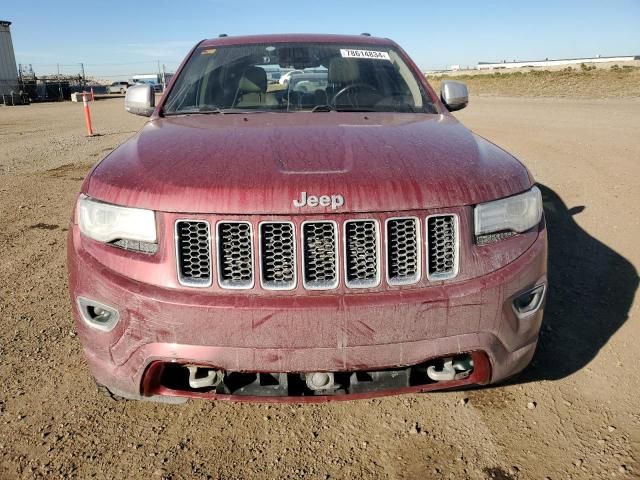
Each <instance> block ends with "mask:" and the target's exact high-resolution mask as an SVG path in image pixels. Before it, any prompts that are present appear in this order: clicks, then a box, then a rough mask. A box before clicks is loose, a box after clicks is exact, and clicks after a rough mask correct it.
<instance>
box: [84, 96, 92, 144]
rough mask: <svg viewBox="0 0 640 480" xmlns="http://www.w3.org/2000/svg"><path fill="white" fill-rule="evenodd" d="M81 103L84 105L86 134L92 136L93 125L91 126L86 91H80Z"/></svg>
mask: <svg viewBox="0 0 640 480" xmlns="http://www.w3.org/2000/svg"><path fill="white" fill-rule="evenodd" d="M82 104H83V106H84V121H85V123H86V124H87V135H88V136H90V137H92V136H93V127H92V126H91V112H90V111H89V104H88V103H87V92H82Z"/></svg>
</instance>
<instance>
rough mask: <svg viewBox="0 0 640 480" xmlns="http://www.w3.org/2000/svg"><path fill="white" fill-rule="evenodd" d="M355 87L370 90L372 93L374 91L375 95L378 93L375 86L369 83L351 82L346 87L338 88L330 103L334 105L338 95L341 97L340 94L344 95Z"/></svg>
mask: <svg viewBox="0 0 640 480" xmlns="http://www.w3.org/2000/svg"><path fill="white" fill-rule="evenodd" d="M355 89H360V90H369V91H370V92H372V93H374V94H376V95H380V94H379V93H378V90H377V89H376V88H374V87H372V86H371V85H369V84H367V83H353V84H351V85H347V86H346V87H344V88H341V89H340V90H338V92H337V93H336V94H335V95H334V96H333V98H332V99H331V103H332V104H333V105H335V104H336V100H337V99H338V97H341V96H342V95H346V94H347V93H349V92H350V91H351V90H355Z"/></svg>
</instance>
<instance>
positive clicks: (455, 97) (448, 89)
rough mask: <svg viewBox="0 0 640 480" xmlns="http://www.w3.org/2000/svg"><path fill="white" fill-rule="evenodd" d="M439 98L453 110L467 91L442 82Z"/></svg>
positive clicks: (461, 105) (464, 103) (460, 85)
mask: <svg viewBox="0 0 640 480" xmlns="http://www.w3.org/2000/svg"><path fill="white" fill-rule="evenodd" d="M127 93H128V92H127ZM440 99H441V100H442V103H444V104H445V106H446V107H447V110H449V111H450V112H455V111H456V110H462V109H463V108H464V107H466V106H467V104H468V103H469V91H468V90H467V86H466V85H465V84H464V83H462V82H453V81H447V82H442V85H441V86H440Z"/></svg>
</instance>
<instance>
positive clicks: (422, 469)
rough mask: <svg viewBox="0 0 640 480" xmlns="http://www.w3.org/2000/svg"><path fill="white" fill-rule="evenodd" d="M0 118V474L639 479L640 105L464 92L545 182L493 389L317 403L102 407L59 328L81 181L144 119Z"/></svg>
mask: <svg viewBox="0 0 640 480" xmlns="http://www.w3.org/2000/svg"><path fill="white" fill-rule="evenodd" d="M93 113H94V124H95V126H96V130H97V132H99V133H100V134H101V136H99V137H95V138H86V137H85V136H84V130H83V129H84V126H83V119H82V107H81V106H80V105H76V104H71V103H66V104H62V105H56V104H47V105H32V106H29V107H11V108H7V107H3V108H0V221H1V224H0V318H1V319H2V324H3V328H2V329H0V381H1V382H2V388H1V389H0V478H2V479H5V478H7V479H11V478H63V477H64V478H67V477H71V478H105V479H110V478H145V479H147V478H171V479H178V478H221V479H231V478H237V479H245V478H291V479H297V478H312V479H327V478H336V479H337V478H349V479H352V478H376V479H385V478H390V479H391V478H406V479H429V478H436V479H438V478H455V479H461V478H471V479H481V478H496V479H543V478H545V477H548V478H550V479H567V478H574V479H575V478H621V479H624V478H633V477H635V478H638V475H639V474H640V463H639V460H640V406H639V401H638V398H637V396H638V393H639V392H640V369H638V365H639V363H638V355H639V354H638V345H639V344H640V311H639V308H638V301H635V302H634V296H635V294H636V289H637V287H638V275H637V268H638V265H640V250H639V249H638V247H637V245H638V237H640V211H639V210H640V209H639V207H638V205H639V204H640V135H639V134H638V132H640V99H633V100H608V101H602V100H590V101H585V100H551V99H537V100H532V99H507V98H473V99H472V102H471V104H470V106H469V108H468V109H467V110H464V111H462V112H460V114H459V117H460V118H461V119H462V120H463V121H464V122H465V123H466V124H467V125H468V126H469V127H470V128H472V129H474V130H475V131H477V132H478V133H479V134H481V135H483V136H486V137H488V138H489V139H491V140H493V141H495V142H496V143H498V144H499V145H501V146H504V147H506V148H507V149H508V150H510V151H511V152H513V153H515V154H516V155H518V156H519V157H520V158H521V159H522V160H524V161H525V162H526V163H527V165H528V166H529V167H530V169H531V170H532V172H533V174H534V175H535V176H536V178H537V179H538V181H539V182H540V183H541V184H543V186H544V195H545V207H546V212H547V218H548V222H549V232H550V233H549V235H550V281H551V291H550V297H549V303H548V306H547V312H546V316H545V325H544V327H543V332H542V338H541V342H540V345H539V348H538V351H537V353H536V357H535V359H534V362H533V364H532V366H531V367H530V368H529V369H527V370H526V372H525V373H524V374H523V375H522V376H520V377H518V378H517V379H515V380H514V381H513V382H511V383H510V384H508V385H503V386H499V387H494V388H488V389H478V390H471V391H463V392H451V393H438V394H428V395H408V396H400V397H394V398H385V399H380V400H370V401H357V402H348V403H347V402H343V403H334V404H328V405H312V406H297V405H277V406H265V405H255V404H233V403H210V402H202V401H198V402H189V403H187V404H185V405H182V406H169V405H162V404H153V403H142V402H113V401H110V400H108V399H106V398H104V397H102V396H99V395H98V394H97V392H96V391H95V388H94V386H93V382H92V380H91V378H90V376H89V372H88V370H87V367H86V366H85V364H84V362H83V357H82V351H81V347H80V345H79V343H78V340H77V338H75V335H74V333H73V327H72V322H71V319H70V312H69V306H68V298H67V291H66V269H65V251H64V246H65V235H66V230H67V223H68V217H69V212H70V209H71V205H72V202H73V200H74V196H75V194H76V192H77V190H78V188H79V186H80V182H81V179H82V177H83V176H84V175H85V173H86V172H87V170H88V169H89V167H90V166H91V165H92V164H93V163H94V162H95V161H96V160H98V159H99V158H101V157H102V156H103V155H104V154H105V152H108V151H109V150H111V149H112V148H113V147H115V146H116V145H117V144H118V143H120V142H122V141H123V140H125V139H126V138H128V137H129V136H131V135H132V134H133V133H134V132H135V131H136V130H137V129H138V128H139V127H140V126H141V125H142V123H143V122H144V119H143V118H141V117H136V116H133V115H129V114H126V113H125V112H124V110H123V108H122V99H113V100H105V101H101V102H97V103H96V104H95V105H94V107H93Z"/></svg>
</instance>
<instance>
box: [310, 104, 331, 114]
mask: <svg viewBox="0 0 640 480" xmlns="http://www.w3.org/2000/svg"><path fill="white" fill-rule="evenodd" d="M335 111H336V108H335V107H332V106H331V105H316V106H315V107H313V108H312V109H311V113H313V112H335Z"/></svg>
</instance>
